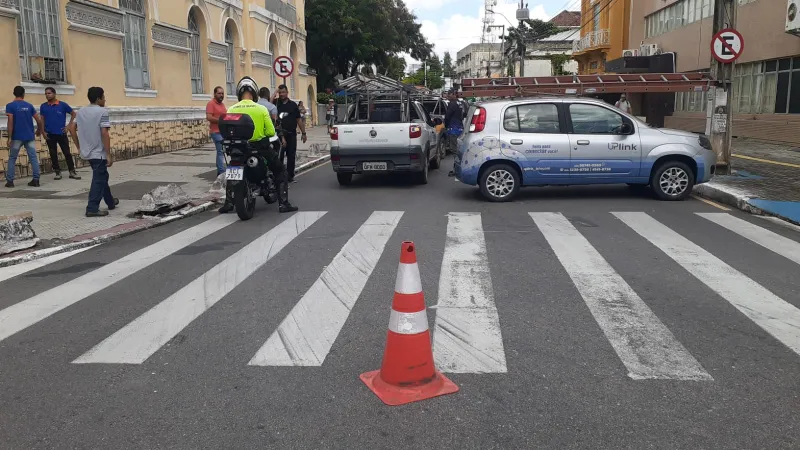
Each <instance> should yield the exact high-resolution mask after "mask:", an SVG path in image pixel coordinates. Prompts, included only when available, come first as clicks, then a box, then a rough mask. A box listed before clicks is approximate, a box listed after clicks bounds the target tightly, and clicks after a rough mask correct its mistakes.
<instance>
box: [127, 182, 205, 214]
mask: <svg viewBox="0 0 800 450" xmlns="http://www.w3.org/2000/svg"><path fill="white" fill-rule="evenodd" d="M191 201H192V199H191V198H189V196H188V195H187V194H186V192H184V191H183V189H181V187H180V186H178V185H177V184H174V183H170V184H167V185H163V186H159V187H157V188H155V189H153V190H152V191H150V192H148V193H147V194H144V195H143V196H142V201H141V203H140V204H139V207H138V208H137V209H136V213H135V214H144V215H156V214H166V213H169V212H171V211H175V210H177V209H181V208H183V207H184V206H186V205H188V204H189V203H190V202H191Z"/></svg>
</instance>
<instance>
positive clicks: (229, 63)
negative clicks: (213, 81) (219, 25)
mask: <svg viewBox="0 0 800 450" xmlns="http://www.w3.org/2000/svg"><path fill="white" fill-rule="evenodd" d="M225 43H226V44H228V58H227V59H226V61H225V84H226V85H227V86H228V95H236V81H235V80H234V79H233V78H234V76H233V32H232V31H231V26H230V23H228V24H226V25H225Z"/></svg>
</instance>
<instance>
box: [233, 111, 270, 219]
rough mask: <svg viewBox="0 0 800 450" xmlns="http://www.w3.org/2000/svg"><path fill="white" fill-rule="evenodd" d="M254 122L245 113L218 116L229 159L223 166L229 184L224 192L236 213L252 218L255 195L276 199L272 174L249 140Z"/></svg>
mask: <svg viewBox="0 0 800 450" xmlns="http://www.w3.org/2000/svg"><path fill="white" fill-rule="evenodd" d="M254 129H255V126H254V124H253V120H252V119H251V118H250V116H248V115H247V114H225V115H223V116H221V117H220V119H219V130H220V133H221V134H222V138H223V140H222V147H223V149H224V151H225V154H227V155H228V157H229V158H230V161H229V162H228V168H227V169H226V170H225V180H226V183H227V186H228V189H227V190H226V192H230V193H231V195H232V196H233V205H234V207H235V209H236V215H238V216H239V219H241V220H249V219H251V218H253V214H254V213H255V208H256V198H257V197H259V196H261V197H263V198H264V201H266V202H267V203H268V204H272V203H275V202H277V201H278V186H277V184H276V183H275V175H274V174H273V173H272V171H270V170H269V167H268V166H267V161H266V159H265V158H264V157H262V156H261V155H259V153H258V149H257V148H256V147H254V146H253V145H251V144H250V142H249V140H250V137H252V136H253V130H254Z"/></svg>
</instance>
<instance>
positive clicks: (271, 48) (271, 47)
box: [269, 35, 278, 92]
mask: <svg viewBox="0 0 800 450" xmlns="http://www.w3.org/2000/svg"><path fill="white" fill-rule="evenodd" d="M276 47H277V45H275V35H272V36H270V37H269V54H270V55H272V61H275V58H276V57H277V56H278V55H276V54H275V48H276ZM269 78H270V86H269V88H270V92H275V91H277V90H278V84H277V83H276V81H277V79H276V77H275V69H272V66H271V65H270V69H269Z"/></svg>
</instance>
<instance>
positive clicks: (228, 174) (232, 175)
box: [225, 167, 244, 181]
mask: <svg viewBox="0 0 800 450" xmlns="http://www.w3.org/2000/svg"><path fill="white" fill-rule="evenodd" d="M243 178H244V167H228V170H226V171H225V179H226V180H234V181H236V180H241V179H243Z"/></svg>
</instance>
